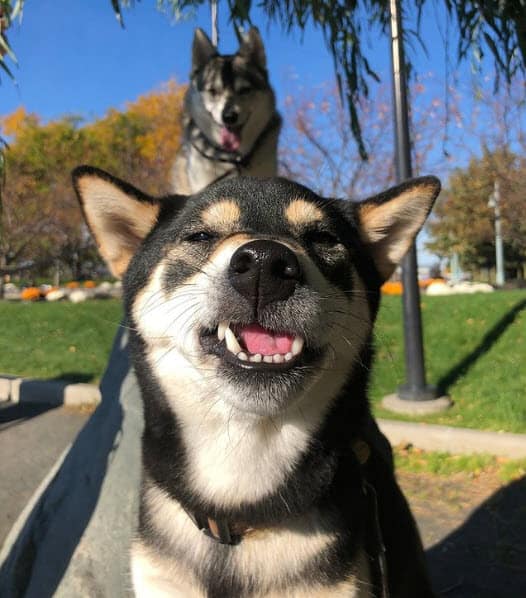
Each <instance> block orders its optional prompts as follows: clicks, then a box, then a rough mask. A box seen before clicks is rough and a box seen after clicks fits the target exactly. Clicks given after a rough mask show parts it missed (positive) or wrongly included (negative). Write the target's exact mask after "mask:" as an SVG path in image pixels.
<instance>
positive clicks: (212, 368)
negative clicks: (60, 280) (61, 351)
mask: <svg viewBox="0 0 526 598" xmlns="http://www.w3.org/2000/svg"><path fill="white" fill-rule="evenodd" d="M74 179H75V187H76V190H77V192H78V195H79V197H80V201H81V203H82V206H83V210H84V213H85V216H86V219H87V221H88V224H89V226H90V228H91V230H92V232H93V233H94V235H95V238H96V240H97V242H98V245H99V248H100V251H101V253H102V256H103V257H104V258H105V259H106V261H107V263H108V265H109V267H110V268H111V270H112V272H113V273H114V274H115V275H116V276H121V275H123V274H125V276H124V289H125V304H126V310H127V316H128V318H129V325H130V327H131V329H132V330H133V331H134V334H135V335H136V337H135V340H136V342H137V345H138V346H140V355H139V359H141V360H144V361H145V362H146V363H147V364H148V367H149V371H150V372H151V373H152V374H153V376H154V378H155V379H156V380H157V381H158V382H159V383H161V386H162V388H163V389H164V391H165V393H166V394H167V395H168V397H169V400H171V401H175V403H176V405H175V404H174V407H175V409H176V410H177V409H183V410H190V411H191V410H192V409H196V408H197V406H198V405H200V407H203V405H204V406H206V408H207V409H210V410H215V409H220V410H223V412H225V410H226V411H229V412H230V413H236V414H238V415H239V416H242V417H253V416H256V417H257V416H273V415H275V414H277V413H283V412H286V411H287V410H289V409H291V408H296V407H299V408H304V409H306V410H308V409H309V405H310V403H313V402H320V401H321V402H322V403H323V402H327V403H328V402H330V400H331V398H334V397H335V396H336V395H337V394H338V392H339V391H340V390H341V389H342V387H343V385H344V384H345V383H346V382H347V381H348V379H349V376H351V375H352V371H353V368H354V367H355V365H356V364H357V363H359V360H360V354H361V352H362V351H363V349H364V347H365V346H366V345H367V343H369V342H370V336H371V329H372V325H373V321H374V318H375V315H376V310H377V306H378V295H379V287H380V285H381V283H382V282H383V281H384V280H385V279H387V278H388V277H389V276H390V275H391V273H392V271H393V270H394V268H395V267H396V265H397V264H398V262H399V261H400V259H401V258H402V257H403V255H404V254H405V252H406V251H407V249H408V247H409V246H410V244H411V243H412V241H413V240H414V237H415V235H416V234H417V232H418V230H419V229H420V227H421V226H422V224H423V222H424V220H425V218H426V216H427V214H428V213H429V210H430V209H431V206H432V204H433V201H434V199H435V197H436V196H437V194H438V191H439V187H440V184H439V182H438V180H437V179H435V178H433V177H423V178H419V179H415V180H412V181H409V182H407V183H404V184H403V185H400V186H398V187H394V188H392V189H390V190H388V191H386V192H384V193H382V194H381V195H378V196H375V197H373V198H370V199H368V200H366V201H364V202H361V203H353V202H348V201H341V200H332V199H324V198H322V197H319V196H318V195H316V194H314V193H313V192H312V191H310V190H309V189H306V188H305V187H302V186H300V185H298V184H295V183H293V182H290V181H288V180H285V179H280V178H275V179H253V178H243V177H242V178H236V179H231V180H224V181H221V182H218V183H216V184H213V185H211V186H210V187H208V188H207V189H205V190H204V191H202V192H200V193H199V194H197V195H194V196H191V197H182V196H171V197H166V198H162V199H153V198H150V197H148V196H146V195H144V194H143V193H142V192H140V191H138V190H136V189H134V188H132V187H131V186H129V185H127V184H126V183H123V182H122V181H119V180H117V179H115V178H113V177H111V176H110V175H108V174H106V173H104V172H102V171H98V170H96V169H93V168H90V167H81V168H80V169H77V170H76V171H75V174H74ZM136 358H137V355H136ZM179 395H181V396H179ZM318 408H321V406H320V405H319V406H318Z"/></svg>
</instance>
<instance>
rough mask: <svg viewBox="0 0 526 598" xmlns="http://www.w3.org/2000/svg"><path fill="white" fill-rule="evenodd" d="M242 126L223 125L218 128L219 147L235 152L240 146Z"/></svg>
mask: <svg viewBox="0 0 526 598" xmlns="http://www.w3.org/2000/svg"><path fill="white" fill-rule="evenodd" d="M241 129H242V126H239V125H238V126H235V127H230V126H229V127H225V126H222V127H221V130H220V132H219V133H220V139H221V147H222V149H224V150H225V151H226V152H237V151H238V150H239V148H240V147H241Z"/></svg>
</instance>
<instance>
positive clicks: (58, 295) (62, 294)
mask: <svg viewBox="0 0 526 598" xmlns="http://www.w3.org/2000/svg"><path fill="white" fill-rule="evenodd" d="M67 296H68V294H67V293H66V291H65V290H64V289H54V290H53V291H49V293H47V294H46V301H61V300H62V299H66V298H67Z"/></svg>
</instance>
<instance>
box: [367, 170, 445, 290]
mask: <svg viewBox="0 0 526 598" xmlns="http://www.w3.org/2000/svg"><path fill="white" fill-rule="evenodd" d="M439 192H440V181H439V180H438V179H437V178H435V177H432V176H426V177H420V178H417V179H412V180H409V181H406V182H405V183H402V184H401V185H398V186H396V187H392V188H391V189H388V190H387V191H384V192H383V193H380V194H379V195H376V196H374V197H370V198H369V199H366V200H365V201H363V202H360V203H359V204H357V205H356V212H357V215H358V227H359V232H360V236H361V238H362V241H363V242H364V243H365V244H366V246H367V247H368V248H369V250H370V252H371V254H372V257H373V260H374V263H375V265H376V269H377V270H378V273H379V274H380V276H381V277H382V279H383V280H387V279H388V278H389V277H390V276H391V274H392V273H393V271H394V269H395V268H396V266H397V265H398V264H399V263H400V261H401V260H402V258H403V257H404V255H405V254H406V252H407V250H408V249H409V247H410V246H411V243H413V241H414V240H415V237H416V235H417V234H418V231H419V230H420V229H421V228H422V225H423V224H424V222H425V220H426V218H427V216H428V214H429V212H430V211H431V208H432V206H433V203H434V201H435V199H436V197H437V195H438V194H439Z"/></svg>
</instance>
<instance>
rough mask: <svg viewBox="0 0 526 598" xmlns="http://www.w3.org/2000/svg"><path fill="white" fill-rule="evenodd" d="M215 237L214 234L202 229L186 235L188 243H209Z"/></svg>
mask: <svg viewBox="0 0 526 598" xmlns="http://www.w3.org/2000/svg"><path fill="white" fill-rule="evenodd" d="M214 237H215V235H214V234H212V233H209V232H207V231H204V230H200V231H198V232H196V233H192V234H191V235H188V236H186V237H185V238H184V241H187V242H188V243H209V242H210V241H212V239H213V238H214Z"/></svg>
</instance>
